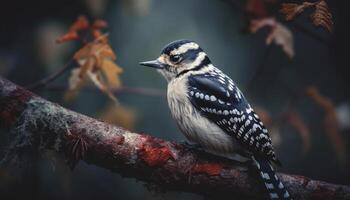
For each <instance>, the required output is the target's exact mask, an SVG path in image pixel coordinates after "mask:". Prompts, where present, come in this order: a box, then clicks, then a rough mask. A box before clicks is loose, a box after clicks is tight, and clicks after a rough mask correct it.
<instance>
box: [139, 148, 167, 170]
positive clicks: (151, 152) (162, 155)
mask: <svg viewBox="0 0 350 200" xmlns="http://www.w3.org/2000/svg"><path fill="white" fill-rule="evenodd" d="M139 155H140V158H141V159H142V160H143V161H144V162H146V163H147V164H148V165H149V166H152V167H153V166H160V165H163V164H165V163H166V162H167V161H168V160H169V159H170V158H172V157H173V156H172V152H171V150H170V149H169V148H168V147H166V146H157V147H154V146H149V145H145V146H143V148H142V150H141V151H140V154H139Z"/></svg>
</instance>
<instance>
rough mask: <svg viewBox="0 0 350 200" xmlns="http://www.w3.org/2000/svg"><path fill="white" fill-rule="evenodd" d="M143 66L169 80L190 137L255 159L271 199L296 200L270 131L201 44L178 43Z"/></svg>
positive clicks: (216, 150) (172, 103) (173, 105)
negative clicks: (281, 174)
mask: <svg viewBox="0 0 350 200" xmlns="http://www.w3.org/2000/svg"><path fill="white" fill-rule="evenodd" d="M140 64H141V65H144V66H148V67H154V68H156V69H157V70H158V71H159V72H160V73H161V74H162V75H163V76H164V77H165V79H166V80H167V81H168V90H167V98H168V104H169V107H170V110H171V114H172V116H173V118H174V119H175V120H176V122H177V124H178V126H179V128H180V130H181V131H182V132H183V134H184V135H185V136H186V138H187V139H188V140H190V141H191V142H195V143H197V144H199V145H200V146H201V147H202V148H203V149H204V150H206V151H208V152H210V153H213V154H217V155H223V156H227V157H230V158H233V159H236V160H241V161H243V159H244V157H248V158H250V159H252V160H254V161H255V163H256V166H257V168H258V170H259V172H260V175H261V178H262V179H263V181H264V183H265V186H266V189H267V190H268V193H269V195H270V199H291V197H290V195H289V193H288V191H287V190H286V188H285V187H284V185H283V184H282V182H281V181H280V180H279V178H278V177H277V176H276V173H275V171H274V169H273V167H272V165H271V162H273V163H276V164H278V165H280V162H279V160H278V159H277V157H276V155H275V152H274V149H273V147H272V144H271V138H270V136H269V134H268V131H267V129H266V128H265V127H264V125H263V123H262V122H261V120H260V119H259V117H258V115H257V114H256V113H255V112H254V110H253V109H252V107H251V106H250V105H249V103H248V101H247V99H246V98H245V97H244V95H243V94H242V92H241V91H240V90H239V89H238V87H237V86H236V84H235V83H234V82H233V81H232V79H231V78H230V77H228V76H227V75H226V74H224V73H223V72H222V71H221V70H219V69H218V68H216V67H215V66H214V65H213V64H212V63H211V61H210V59H209V57H208V56H207V54H206V53H205V52H204V51H203V49H202V48H200V47H199V45H198V44H197V43H195V42H193V41H189V40H178V41H174V42H172V43H170V44H168V45H167V46H166V47H165V48H164V49H163V51H162V53H161V55H160V56H159V57H158V58H157V59H156V60H153V61H147V62H142V63H140ZM242 155H243V156H242ZM242 158H243V159H242Z"/></svg>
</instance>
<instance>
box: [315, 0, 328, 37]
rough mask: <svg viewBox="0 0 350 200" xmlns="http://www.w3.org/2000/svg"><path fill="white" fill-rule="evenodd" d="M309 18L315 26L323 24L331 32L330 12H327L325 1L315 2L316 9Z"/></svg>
mask: <svg viewBox="0 0 350 200" xmlns="http://www.w3.org/2000/svg"><path fill="white" fill-rule="evenodd" d="M311 20H312V23H313V24H314V25H315V26H323V27H324V28H325V29H327V30H328V31H329V32H332V30H333V20H332V14H331V13H330V12H329V9H328V5H327V3H326V1H324V0H321V1H319V2H318V3H316V9H315V12H314V13H313V14H312V15H311Z"/></svg>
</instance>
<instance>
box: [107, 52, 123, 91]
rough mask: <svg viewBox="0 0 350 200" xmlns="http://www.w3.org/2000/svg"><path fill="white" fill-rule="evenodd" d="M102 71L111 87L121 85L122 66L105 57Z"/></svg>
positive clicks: (114, 87)
mask: <svg viewBox="0 0 350 200" xmlns="http://www.w3.org/2000/svg"><path fill="white" fill-rule="evenodd" d="M102 71H103V73H104V75H105V77H106V79H107V81H108V83H109V86H110V87H111V88H113V89H116V88H119V87H120V86H121V81H120V79H119V76H120V74H121V73H122V72H123V69H122V68H121V67H119V66H118V65H117V64H115V63H114V62H113V61H111V60H109V59H104V60H103V64H102Z"/></svg>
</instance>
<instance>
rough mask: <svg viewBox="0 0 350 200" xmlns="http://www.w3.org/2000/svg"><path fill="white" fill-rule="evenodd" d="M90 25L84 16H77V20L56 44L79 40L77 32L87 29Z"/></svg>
mask: <svg viewBox="0 0 350 200" xmlns="http://www.w3.org/2000/svg"><path fill="white" fill-rule="evenodd" d="M89 27H90V23H89V21H88V19H87V18H86V17H85V16H79V17H78V19H77V20H76V21H75V22H74V23H73V24H72V25H71V27H70V28H69V31H68V33H66V34H65V35H63V36H62V37H60V38H58V39H57V40H56V42H57V43H63V42H68V41H72V40H79V39H80V36H79V34H78V32H79V31H82V30H86V29H89Z"/></svg>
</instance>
